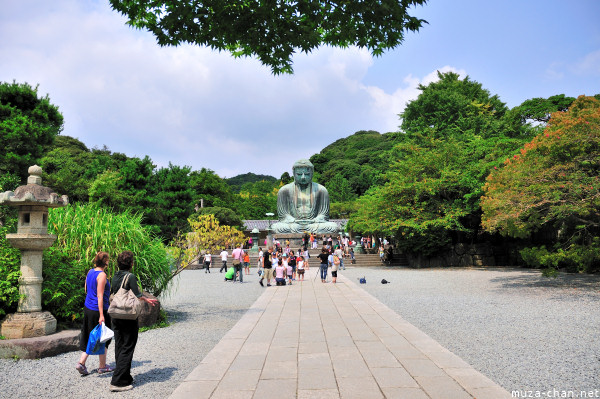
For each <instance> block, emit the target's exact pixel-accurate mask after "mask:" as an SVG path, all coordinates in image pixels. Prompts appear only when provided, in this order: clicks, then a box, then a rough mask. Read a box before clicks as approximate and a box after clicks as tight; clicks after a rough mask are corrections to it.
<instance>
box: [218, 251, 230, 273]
mask: <svg viewBox="0 0 600 399" xmlns="http://www.w3.org/2000/svg"><path fill="white" fill-rule="evenodd" d="M220 255H221V260H222V261H223V266H221V269H219V273H223V269H225V273H227V257H228V256H229V254H228V253H227V250H226V249H223V250H222V251H221V254H220Z"/></svg>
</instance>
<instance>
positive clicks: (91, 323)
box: [75, 252, 114, 376]
mask: <svg viewBox="0 0 600 399" xmlns="http://www.w3.org/2000/svg"><path fill="white" fill-rule="evenodd" d="M108 261H109V257H108V254H107V253H106V252H98V253H97V254H96V257H95V258H94V266H95V267H94V268H93V269H92V270H90V271H89V272H88V274H87V276H86V278H85V304H84V306H83V325H82V326H81V338H80V339H79V349H81V352H82V353H81V356H80V357H79V363H77V366H76V367H75V368H76V369H77V371H78V372H79V374H81V375H83V376H86V375H88V374H89V372H88V370H87V368H86V367H85V362H86V360H87V358H88V356H89V354H88V353H87V352H86V350H87V344H88V340H89V337H90V333H91V332H92V330H93V329H94V328H96V326H98V324H101V323H104V324H105V325H106V326H108V327H110V326H111V320H110V315H109V314H108V305H109V297H110V283H109V282H108V277H107V276H106V272H105V269H106V267H107V266H108ZM110 342H111V341H110V340H108V341H107V342H106V343H105V344H104V345H105V346H104V353H102V354H101V355H99V356H98V357H99V362H100V367H98V374H104V373H110V372H111V371H114V368H113V367H110V366H107V365H106V351H107V350H108V345H109V344H110Z"/></svg>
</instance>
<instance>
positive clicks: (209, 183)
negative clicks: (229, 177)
mask: <svg viewBox="0 0 600 399" xmlns="http://www.w3.org/2000/svg"><path fill="white" fill-rule="evenodd" d="M190 184H191V187H192V189H193V190H194V201H195V202H194V203H195V204H196V205H198V206H200V199H201V198H202V199H204V206H205V207H210V206H218V207H226V208H227V207H230V206H231V204H232V202H233V194H232V193H231V187H230V186H229V185H228V184H227V182H226V181H225V180H224V179H222V178H221V177H219V176H218V175H217V174H216V173H215V172H214V171H212V170H210V169H206V168H202V169H201V170H200V171H196V170H195V171H193V172H192V173H191V174H190Z"/></svg>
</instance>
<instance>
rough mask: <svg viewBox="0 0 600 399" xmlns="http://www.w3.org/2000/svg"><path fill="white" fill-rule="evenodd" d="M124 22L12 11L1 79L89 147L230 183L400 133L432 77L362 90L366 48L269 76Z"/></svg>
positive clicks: (2, 29)
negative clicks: (32, 87) (208, 172)
mask: <svg viewBox="0 0 600 399" xmlns="http://www.w3.org/2000/svg"><path fill="white" fill-rule="evenodd" d="M124 22H125V19H124V18H123V17H121V16H120V15H119V14H118V13H116V12H114V11H112V10H111V9H110V7H109V6H108V5H107V4H105V3H96V2H94V3H89V2H79V1H75V0H62V1H55V2H45V1H43V0H25V1H23V2H22V3H19V4H18V5H13V4H12V3H11V7H9V8H8V9H7V12H6V13H4V16H0V53H2V54H11V57H2V58H0V80H3V81H10V80H12V79H13V78H14V79H16V80H17V81H19V82H23V81H26V82H29V83H30V84H36V83H39V84H40V91H41V92H42V93H44V94H45V93H49V95H50V98H51V100H52V102H53V103H54V104H57V105H58V106H59V107H60V109H61V111H62V112H63V114H64V116H65V131H64V134H66V135H70V136H74V137H77V138H79V139H80V140H82V141H83V142H84V143H85V144H86V145H87V146H89V147H94V146H99V147H101V146H102V145H107V146H108V147H109V148H110V149H111V150H112V151H117V152H122V153H125V154H127V155H129V156H139V157H143V156H145V155H149V156H150V158H152V160H153V161H154V163H156V164H157V165H159V166H166V165H167V164H168V162H169V161H170V162H172V163H174V164H176V165H188V166H191V167H192V168H193V169H200V168H202V167H207V168H210V169H213V170H215V171H216V172H217V173H219V174H220V175H223V176H229V177H231V176H234V175H236V174H239V173H246V172H248V171H253V172H255V173H269V174H272V175H274V176H279V175H280V174H281V173H282V172H283V171H290V169H291V165H292V164H293V162H294V160H296V159H300V158H307V157H310V156H311V155H312V154H314V153H316V152H318V151H320V150H321V149H322V148H323V147H325V146H326V145H329V144H330V143H332V142H333V141H335V140H337V139H339V138H340V137H345V136H348V135H350V134H352V133H354V132H356V131H358V130H366V129H372V130H378V131H380V132H386V131H395V130H397V126H398V124H399V119H398V116H397V115H398V113H400V112H401V111H402V110H403V109H404V106H405V104H406V102H407V101H410V100H412V99H414V98H416V97H417V95H418V90H417V86H418V85H419V83H422V84H428V83H429V82H431V81H432V80H434V79H436V78H437V75H436V73H435V72H432V73H431V74H429V75H427V76H424V77H422V78H416V77H413V76H411V75H408V76H407V77H406V78H405V79H404V82H403V83H404V85H403V86H402V87H399V88H397V89H396V90H395V91H393V92H386V90H384V89H382V88H380V87H375V86H366V85H364V84H363V83H362V81H363V79H364V77H365V75H366V74H367V72H368V70H369V68H370V67H371V66H372V65H373V58H372V57H371V55H370V54H369V53H368V51H366V50H362V49H358V48H349V49H337V48H328V47H325V48H322V49H319V50H318V51H315V52H313V53H311V54H299V55H297V56H296V57H295V58H294V68H295V74H294V75H291V76H273V75H272V74H271V72H270V70H269V69H268V68H267V67H264V66H262V65H260V63H259V62H258V61H256V60H255V59H250V58H246V59H234V58H233V57H231V56H230V55H229V54H228V53H218V52H213V51H211V50H210V49H207V48H202V47H194V46H189V45H184V46H180V47H177V48H173V47H163V48H161V47H159V46H158V45H156V43H155V39H154V37H153V36H152V35H151V34H149V33H147V32H143V31H137V30H133V29H130V28H128V27H127V26H125V23H124ZM6 38H11V40H6ZM12 38H14V40H12ZM440 70H441V71H444V72H445V71H448V70H453V71H457V72H460V73H463V71H458V70H456V69H455V68H452V67H449V66H445V67H443V68H441V69H440Z"/></svg>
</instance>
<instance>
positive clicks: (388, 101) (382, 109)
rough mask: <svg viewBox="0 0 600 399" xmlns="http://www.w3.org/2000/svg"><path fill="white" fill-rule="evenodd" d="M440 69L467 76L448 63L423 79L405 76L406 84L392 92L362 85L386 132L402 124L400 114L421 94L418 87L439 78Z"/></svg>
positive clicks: (372, 109) (444, 71)
mask: <svg viewBox="0 0 600 399" xmlns="http://www.w3.org/2000/svg"><path fill="white" fill-rule="evenodd" d="M438 71H439V72H441V73H446V72H455V73H458V74H459V75H460V76H461V78H465V77H466V76H467V75H466V72H465V71H464V70H463V69H457V68H454V67H451V66H448V65H446V66H444V67H442V68H439V69H437V70H435V71H433V72H431V73H429V74H428V75H426V76H425V77H423V78H422V79H419V78H416V77H414V76H412V75H408V76H407V77H405V78H404V83H405V86H403V87H399V88H398V89H397V90H396V91H394V92H393V93H391V94H388V93H386V92H385V91H384V90H383V89H381V88H379V87H375V86H362V88H363V89H364V90H365V91H366V92H367V93H368V94H369V95H370V96H371V99H372V101H373V103H372V108H371V113H372V114H373V115H374V116H375V117H377V118H380V119H381V120H382V121H383V123H382V126H385V131H386V132H387V131H396V130H398V126H399V125H400V119H399V117H398V114H400V113H402V111H404V108H405V107H406V104H407V103H408V102H410V101H411V100H414V99H416V98H417V97H418V96H419V94H420V92H421V91H420V90H419V89H418V87H419V85H423V86H427V85H428V84H430V83H432V82H436V81H437V80H439V78H438Z"/></svg>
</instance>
